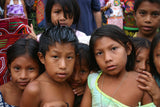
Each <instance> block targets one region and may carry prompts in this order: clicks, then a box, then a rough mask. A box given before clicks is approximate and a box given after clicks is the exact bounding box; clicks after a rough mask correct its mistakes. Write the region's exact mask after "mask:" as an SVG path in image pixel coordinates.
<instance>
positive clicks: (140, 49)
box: [132, 37, 151, 72]
mask: <svg viewBox="0 0 160 107" xmlns="http://www.w3.org/2000/svg"><path fill="white" fill-rule="evenodd" d="M132 42H133V44H134V46H135V50H136V60H135V69H134V70H135V71H148V72H150V66H149V51H150V45H151V42H150V41H149V40H148V39H145V38H140V37H134V38H132Z"/></svg>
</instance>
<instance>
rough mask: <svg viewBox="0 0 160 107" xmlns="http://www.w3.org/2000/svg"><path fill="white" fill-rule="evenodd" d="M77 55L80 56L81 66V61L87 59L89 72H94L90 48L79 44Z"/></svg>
mask: <svg viewBox="0 0 160 107" xmlns="http://www.w3.org/2000/svg"><path fill="white" fill-rule="evenodd" d="M77 51H78V52H77V53H78V55H79V62H80V64H81V59H85V61H86V63H87V64H88V67H89V70H90V71H91V70H92V66H91V57H90V50H89V46H88V45H87V44H84V43H78V46H77Z"/></svg>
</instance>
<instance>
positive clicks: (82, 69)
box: [68, 56, 90, 89]
mask: <svg viewBox="0 0 160 107" xmlns="http://www.w3.org/2000/svg"><path fill="white" fill-rule="evenodd" d="M89 72H90V71H89V66H88V64H87V62H86V59H81V64H80V61H79V58H78V56H77V59H76V62H75V66H74V71H73V73H72V75H71V77H70V78H69V79H68V82H69V84H70V85H71V87H72V88H73V89H75V88H77V87H81V86H85V84H86V82H87V77H88V75H89Z"/></svg>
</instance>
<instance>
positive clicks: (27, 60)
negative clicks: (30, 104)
mask: <svg viewBox="0 0 160 107" xmlns="http://www.w3.org/2000/svg"><path fill="white" fill-rule="evenodd" d="M9 68H10V71H11V76H12V82H13V83H14V84H15V85H16V86H17V87H18V88H19V89H21V90H24V89H25V87H26V86H27V85H28V83H29V82H31V81H32V80H34V79H35V78H37V77H38V75H39V65H38V63H37V62H36V61H34V60H33V59H32V58H31V57H30V56H29V55H28V54H25V55H22V56H19V57H17V58H15V59H14V60H13V61H12V63H11V65H10V66H9Z"/></svg>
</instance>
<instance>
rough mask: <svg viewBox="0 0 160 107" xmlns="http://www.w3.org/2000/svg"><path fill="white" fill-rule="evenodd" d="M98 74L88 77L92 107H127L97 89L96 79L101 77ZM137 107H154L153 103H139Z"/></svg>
mask: <svg viewBox="0 0 160 107" xmlns="http://www.w3.org/2000/svg"><path fill="white" fill-rule="evenodd" d="M101 74H102V72H100V73H92V74H89V76H88V86H89V89H90V92H91V94H92V107H99V106H100V107H129V106H127V105H125V104H123V103H121V102H119V101H118V100H116V99H114V98H112V97H110V96H108V95H106V94H105V93H103V92H102V91H101V90H100V89H99V87H98V79H99V77H100V76H101ZM137 107H156V106H155V105H154V103H149V104H146V105H142V106H141V103H140V102H139V106H137Z"/></svg>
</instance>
